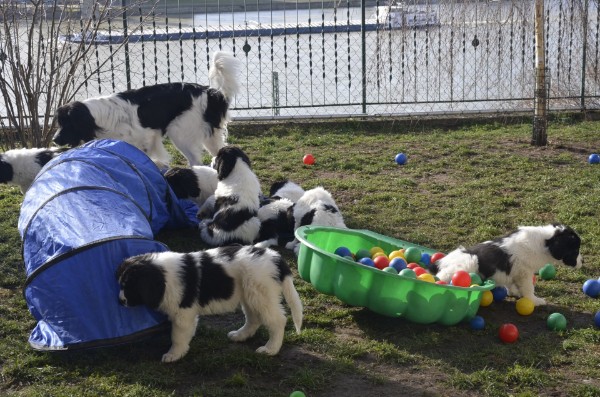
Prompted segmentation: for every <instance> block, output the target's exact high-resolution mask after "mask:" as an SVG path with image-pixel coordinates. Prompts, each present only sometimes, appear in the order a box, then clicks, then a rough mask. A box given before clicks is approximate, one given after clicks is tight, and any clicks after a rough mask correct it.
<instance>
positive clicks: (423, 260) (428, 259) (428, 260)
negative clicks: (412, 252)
mask: <svg viewBox="0 0 600 397" xmlns="http://www.w3.org/2000/svg"><path fill="white" fill-rule="evenodd" d="M421 263H422V264H423V265H425V267H429V265H430V264H431V255H429V254H428V253H426V252H423V253H422V254H421Z"/></svg>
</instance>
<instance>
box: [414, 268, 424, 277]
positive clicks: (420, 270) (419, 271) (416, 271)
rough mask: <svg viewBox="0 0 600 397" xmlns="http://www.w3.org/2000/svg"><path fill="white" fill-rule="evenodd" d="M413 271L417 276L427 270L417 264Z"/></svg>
mask: <svg viewBox="0 0 600 397" xmlns="http://www.w3.org/2000/svg"><path fill="white" fill-rule="evenodd" d="M413 272H415V274H416V275H417V277H419V276H420V275H421V274H425V273H427V270H425V269H423V268H422V267H421V266H417V267H415V268H414V269H413Z"/></svg>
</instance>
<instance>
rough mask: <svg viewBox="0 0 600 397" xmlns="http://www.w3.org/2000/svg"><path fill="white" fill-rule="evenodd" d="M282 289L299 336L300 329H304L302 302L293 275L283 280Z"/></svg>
mask: <svg viewBox="0 0 600 397" xmlns="http://www.w3.org/2000/svg"><path fill="white" fill-rule="evenodd" d="M282 287H283V297H284V298H285V301H286V302H287V304H288V306H289V307H290V311H291V312H292V320H293V321H294V326H295V327H296V333H297V334H299V333H300V329H301V328H302V301H300V295H298V291H296V288H294V280H293V278H292V276H291V275H290V276H287V277H286V278H284V279H283V285H282Z"/></svg>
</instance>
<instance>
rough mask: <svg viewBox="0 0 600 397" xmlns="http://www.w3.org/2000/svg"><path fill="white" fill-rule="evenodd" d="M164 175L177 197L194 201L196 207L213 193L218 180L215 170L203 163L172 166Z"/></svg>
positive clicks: (200, 205) (199, 206)
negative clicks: (190, 165)
mask: <svg viewBox="0 0 600 397" xmlns="http://www.w3.org/2000/svg"><path fill="white" fill-rule="evenodd" d="M164 176H165V179H166V180H167V182H168V183H169V186H171V189H172V190H173V192H174V193H175V195H176V196H177V198H180V199H189V200H192V201H194V202H195V203H196V204H197V205H198V209H200V208H201V207H202V205H203V204H204V203H205V202H206V199H208V198H209V197H211V196H212V195H214V194H215V190H216V189H217V184H218V182H219V179H218V177H217V171H216V170H215V169H214V168H212V167H208V166H205V165H195V166H192V167H190V168H181V167H172V168H169V169H168V170H167V171H166V172H165V175H164Z"/></svg>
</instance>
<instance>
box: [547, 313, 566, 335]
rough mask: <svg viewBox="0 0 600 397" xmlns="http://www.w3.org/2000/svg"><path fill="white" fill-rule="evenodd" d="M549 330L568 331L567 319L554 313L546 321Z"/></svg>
mask: <svg viewBox="0 0 600 397" xmlns="http://www.w3.org/2000/svg"><path fill="white" fill-rule="evenodd" d="M546 324H547V325H548V328H549V329H551V330H553V331H564V330H565V329H567V319H566V318H565V316H563V315H562V314H560V313H552V314H551V315H549V316H548V320H547V321H546Z"/></svg>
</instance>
